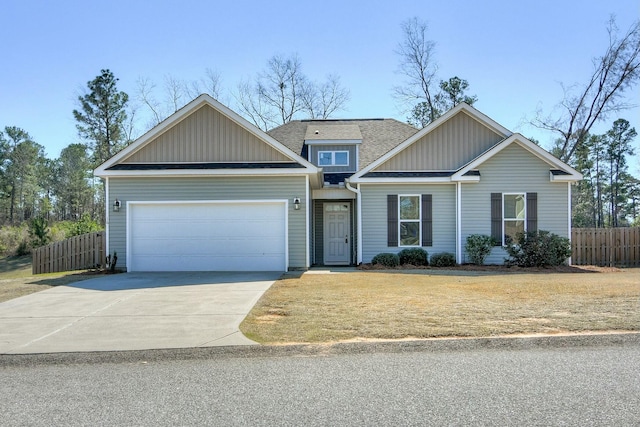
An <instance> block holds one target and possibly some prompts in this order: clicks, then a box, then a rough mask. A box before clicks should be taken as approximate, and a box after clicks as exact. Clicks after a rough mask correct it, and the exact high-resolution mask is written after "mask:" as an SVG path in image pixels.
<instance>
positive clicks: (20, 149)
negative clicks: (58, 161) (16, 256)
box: [0, 126, 45, 223]
mask: <svg viewBox="0 0 640 427" xmlns="http://www.w3.org/2000/svg"><path fill="white" fill-rule="evenodd" d="M4 133H5V134H6V136H7V138H6V139H5V137H4V136H1V137H0V145H1V146H2V148H3V152H4V154H2V155H0V160H2V168H1V171H2V173H1V178H2V182H1V184H2V188H1V192H2V194H3V196H4V197H5V198H7V199H8V203H9V206H8V211H9V214H8V217H9V221H10V222H11V223H14V222H15V221H16V220H18V221H22V220H25V219H29V218H30V217H31V216H32V214H33V213H34V211H35V210H36V206H37V201H38V194H39V191H40V187H39V178H40V172H41V171H40V168H41V167H42V165H43V164H44V160H45V159H44V147H42V146H41V145H39V144H36V143H35V142H34V141H33V139H32V138H31V136H30V135H29V134H28V133H27V132H26V131H24V130H23V129H20V128H18V127H15V126H7V127H5V132H4Z"/></svg>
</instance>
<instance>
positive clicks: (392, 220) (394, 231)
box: [387, 194, 398, 247]
mask: <svg viewBox="0 0 640 427" xmlns="http://www.w3.org/2000/svg"><path fill="white" fill-rule="evenodd" d="M387 246H389V247H396V246H398V195H397V194H388V195H387Z"/></svg>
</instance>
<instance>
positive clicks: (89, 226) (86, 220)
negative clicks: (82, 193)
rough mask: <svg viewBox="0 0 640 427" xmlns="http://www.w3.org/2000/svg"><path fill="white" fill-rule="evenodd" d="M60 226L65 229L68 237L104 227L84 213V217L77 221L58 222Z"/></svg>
mask: <svg viewBox="0 0 640 427" xmlns="http://www.w3.org/2000/svg"><path fill="white" fill-rule="evenodd" d="M58 227H59V228H60V229H62V230H64V234H65V238H66V239H69V238H71V237H74V236H79V235H81V234H86V233H91V232H92V231H100V230H102V229H103V227H101V226H100V224H98V223H97V222H96V221H94V220H93V219H92V218H91V215H89V214H84V215H82V217H81V218H80V219H79V220H77V221H63V222H61V223H58Z"/></svg>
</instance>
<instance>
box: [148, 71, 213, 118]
mask: <svg viewBox="0 0 640 427" xmlns="http://www.w3.org/2000/svg"><path fill="white" fill-rule="evenodd" d="M220 82H221V79H220V74H219V73H218V72H217V71H215V70H212V69H211V68H207V69H206V70H205V75H204V77H202V78H200V79H198V80H191V81H188V80H182V79H179V78H177V77H175V76H173V75H170V74H168V75H166V76H165V77H164V82H163V84H162V86H161V87H158V85H156V83H154V82H153V81H152V80H150V79H149V78H145V77H140V78H138V80H137V86H138V88H137V93H136V98H137V100H138V101H139V102H140V103H141V104H142V105H143V106H144V107H145V108H146V109H147V110H148V113H149V115H150V119H149V121H148V123H147V128H152V127H154V126H156V125H157V124H158V123H160V122H161V121H163V120H164V119H166V118H167V117H169V116H170V115H171V114H173V113H175V112H176V111H178V110H179V109H180V108H182V107H183V106H184V105H185V104H187V103H188V102H189V101H191V100H192V99H194V98H196V97H198V96H199V95H200V94H202V93H207V94H209V95H211V96H212V97H214V98H218V97H219V96H220Z"/></svg>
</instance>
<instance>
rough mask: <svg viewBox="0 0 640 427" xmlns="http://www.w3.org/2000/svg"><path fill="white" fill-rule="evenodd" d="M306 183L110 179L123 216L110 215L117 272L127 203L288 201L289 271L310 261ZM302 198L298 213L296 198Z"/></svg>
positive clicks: (248, 179)
mask: <svg viewBox="0 0 640 427" xmlns="http://www.w3.org/2000/svg"><path fill="white" fill-rule="evenodd" d="M305 194H306V179H305V177H304V176H296V177H260V178H256V177H172V178H158V177H154V178H113V177H112V178H110V179H109V202H108V206H109V207H111V206H113V202H114V201H115V199H116V198H117V199H118V200H120V201H121V203H122V207H121V208H120V212H113V211H110V212H109V252H110V253H112V254H113V252H117V254H118V268H124V267H126V259H127V256H126V218H127V212H126V210H127V208H126V203H127V201H196V200H272V199H277V200H288V201H289V210H288V212H287V214H288V223H289V229H288V232H289V268H305V267H306V261H307V254H306V250H307V245H306V239H307V235H306V227H307V221H308V220H307V217H306V212H307V207H306V198H305V197H304V196H305ZM294 197H299V198H300V202H301V205H300V210H295V209H294V206H293V198H294Z"/></svg>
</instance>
